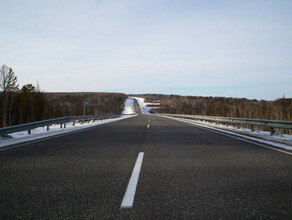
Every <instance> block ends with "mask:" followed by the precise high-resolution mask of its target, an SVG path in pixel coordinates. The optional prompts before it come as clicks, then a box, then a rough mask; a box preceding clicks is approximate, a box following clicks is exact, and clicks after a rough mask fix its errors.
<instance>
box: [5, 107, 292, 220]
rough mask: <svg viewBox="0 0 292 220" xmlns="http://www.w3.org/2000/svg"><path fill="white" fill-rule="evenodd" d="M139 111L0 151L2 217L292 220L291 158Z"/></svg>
mask: <svg viewBox="0 0 292 220" xmlns="http://www.w3.org/2000/svg"><path fill="white" fill-rule="evenodd" d="M136 105H137V103H136ZM136 109H137V111H138V113H139V115H138V116H137V117H133V118H129V119H126V120H122V121H118V122H114V123H110V124H106V125H102V126H97V127H93V128H90V129H87V130H81V131H80V132H77V133H73V134H68V135H65V136H61V137H54V138H51V139H49V140H43V141H40V142H37V143H30V144H26V145H24V146H21V147H17V148H14V149H10V150H5V151H2V152H0V172H1V173H0V174H1V181H0V200H1V201H0V210H1V211H0V219H291V218H292V208H291V207H292V160H291V159H292V157H291V155H287V154H285V153H281V152H277V151H273V150H271V149H266V148H263V147H260V146H257V145H255V144H252V143H247V142H244V141H242V140H238V139H234V138H231V137H227V136H224V135H221V134H218V133H214V132H212V131H208V130H204V129H202V128H199V127H194V126H191V125H188V124H185V123H183V122H179V121H175V120H171V119H166V118H162V117H158V116H154V115H143V114H141V112H140V110H139V108H138V106H136ZM141 152H143V153H144V157H143V159H142V161H141V167H140V170H139V173H138V182H137V185H136V187H137V188H136V193H135V194H134V195H132V196H133V198H134V202H133V205H132V207H130V208H123V207H121V205H122V201H123V198H124V196H125V194H126V190H127V187H128V184H129V181H130V178H131V176H132V172H133V168H134V166H135V164H136V161H137V157H138V155H139V153H141Z"/></svg>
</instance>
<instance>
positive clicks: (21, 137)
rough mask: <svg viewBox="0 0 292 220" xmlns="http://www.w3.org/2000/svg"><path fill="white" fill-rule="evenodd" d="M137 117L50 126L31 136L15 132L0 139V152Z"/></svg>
mask: <svg viewBox="0 0 292 220" xmlns="http://www.w3.org/2000/svg"><path fill="white" fill-rule="evenodd" d="M134 116H135V115H122V116H121V117H119V118H112V119H103V120H98V121H89V122H84V123H82V122H80V123H75V126H74V125H73V122H70V123H68V124H66V128H60V125H57V124H55V125H52V126H50V130H49V131H47V127H39V128H35V129H33V130H31V134H30V135H29V134H28V132H27V131H21V132H15V133H12V134H9V136H11V137H9V138H3V137H0V150H1V148H3V147H5V146H9V145H12V144H19V143H22V142H27V141H33V140H37V139H41V138H47V137H51V136H56V135H60V134H65V133H70V132H76V131H78V130H81V129H85V128H90V127H93V126H98V125H103V124H108V123H112V122H116V121H120V120H124V119H127V118H131V117H134Z"/></svg>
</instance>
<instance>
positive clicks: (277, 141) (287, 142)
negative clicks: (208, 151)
mask: <svg viewBox="0 0 292 220" xmlns="http://www.w3.org/2000/svg"><path fill="white" fill-rule="evenodd" d="M162 117H166V118H172V119H175V120H178V121H184V122H187V123H190V124H194V125H197V126H201V127H205V128H209V129H213V130H216V131H220V132H223V133H227V134H231V135H235V136H239V137H242V138H245V139H249V140H252V141H257V142H260V143H263V144H269V145H272V146H274V147H277V148H282V149H285V150H292V135H279V136H271V135H270V132H265V131H259V130H257V131H254V132H252V131H251V130H250V129H248V128H240V129H238V128H237V127H234V126H230V125H229V126H228V127H227V126H226V125H222V124H216V123H213V122H206V121H197V120H196V121H195V120H192V119H182V118H175V117H169V116H162ZM251 136H252V137H251Z"/></svg>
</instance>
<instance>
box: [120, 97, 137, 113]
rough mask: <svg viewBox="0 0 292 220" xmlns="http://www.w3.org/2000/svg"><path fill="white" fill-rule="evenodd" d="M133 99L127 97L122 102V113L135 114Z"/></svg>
mask: <svg viewBox="0 0 292 220" xmlns="http://www.w3.org/2000/svg"><path fill="white" fill-rule="evenodd" d="M134 101H135V100H134V99H133V98H127V99H126V100H125V102H124V106H125V107H124V110H123V112H122V114H135V113H136V111H135V108H134Z"/></svg>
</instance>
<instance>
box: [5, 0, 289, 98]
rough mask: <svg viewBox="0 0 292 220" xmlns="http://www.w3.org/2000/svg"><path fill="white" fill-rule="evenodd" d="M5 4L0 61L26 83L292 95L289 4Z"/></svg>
mask: <svg viewBox="0 0 292 220" xmlns="http://www.w3.org/2000/svg"><path fill="white" fill-rule="evenodd" d="M0 3H1V7H0V65H2V64H6V65H8V66H10V67H12V68H13V69H14V71H15V73H16V75H17V76H18V79H19V83H20V85H23V84H26V83H32V84H36V83H37V82H39V84H40V86H41V88H42V89H43V90H44V91H46V92H79V91H88V92H89V91H90V92H123V93H163V94H179V95H199V96H225V97H246V98H252V99H253V98H256V99H267V100H273V99H276V98H281V97H282V96H283V95H285V96H286V97H287V98H292V1H291V0H288V1H281V0H274V1H270V0H263V1H257V0H245V1H243V0H242V1H236V0H229V1H220V0H201V1H196V0H177V1H175V0H165V1H164V0H163V1H159V0H145V1H142V0H133V1H127V0H83V1H80V0H67V1H63V0H58V1H55V0H34V1H31V0H26V1H23V0H0Z"/></svg>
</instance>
